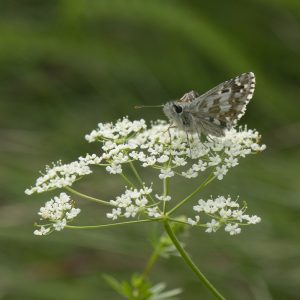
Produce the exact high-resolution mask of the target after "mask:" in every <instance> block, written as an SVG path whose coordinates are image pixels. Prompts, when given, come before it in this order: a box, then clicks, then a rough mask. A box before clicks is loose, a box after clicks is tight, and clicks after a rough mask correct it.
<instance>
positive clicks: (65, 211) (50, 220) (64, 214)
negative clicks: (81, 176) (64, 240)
mask: <svg viewBox="0 0 300 300" xmlns="http://www.w3.org/2000/svg"><path fill="white" fill-rule="evenodd" d="M79 213H80V209H79V208H75V207H74V203H73V202H72V201H71V198H70V196H68V195H67V194H66V193H60V195H59V196H58V197H57V196H56V197H54V198H53V199H51V200H50V201H47V202H46V203H45V206H43V207H41V208H40V211H39V213H38V214H39V215H40V219H41V220H42V221H47V224H45V225H38V226H40V229H37V230H35V231H34V234H35V235H46V234H49V233H50V232H52V231H53V230H56V231H60V230H62V229H63V228H64V227H65V226H66V225H67V223H69V222H71V221H72V220H73V219H74V218H75V217H76V216H77V215H78V214H79Z"/></svg>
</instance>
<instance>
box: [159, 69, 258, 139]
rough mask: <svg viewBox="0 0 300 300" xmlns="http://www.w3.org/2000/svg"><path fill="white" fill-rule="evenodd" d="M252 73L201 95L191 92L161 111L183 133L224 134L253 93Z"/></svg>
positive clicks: (235, 121) (253, 79) (238, 117)
mask: <svg viewBox="0 0 300 300" xmlns="http://www.w3.org/2000/svg"><path fill="white" fill-rule="evenodd" d="M254 88H255V76H254V74H253V73H252V72H249V73H244V74H241V75H240V76H237V77H235V78H233V79H230V80H228V81H225V82H223V83H221V84H219V85H218V86H216V87H214V88H212V89H211V90H209V91H208V92H206V93H205V94H203V95H200V96H199V95H198V93H197V92H195V91H191V92H188V93H186V94H184V95H183V97H181V98H180V99H179V100H177V101H171V102H167V103H166V104H165V105H164V106H163V111H164V113H165V115H166V116H167V117H168V118H169V120H170V121H171V122H172V123H173V124H175V125H176V126H177V127H178V128H179V129H181V130H184V131H185V132H187V133H198V134H202V133H203V134H205V135H213V136H224V134H225V129H230V128H231V127H233V126H235V125H236V124H237V121H238V120H239V119H240V118H241V117H242V116H243V115H244V113H245V110H246V105H247V104H248V102H249V101H250V99H251V98H252V96H253V93H254Z"/></svg>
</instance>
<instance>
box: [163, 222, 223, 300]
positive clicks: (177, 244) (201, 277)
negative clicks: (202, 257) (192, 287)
mask: <svg viewBox="0 0 300 300" xmlns="http://www.w3.org/2000/svg"><path fill="white" fill-rule="evenodd" d="M164 226H165V230H166V232H167V234H168V236H169V237H170V239H171V240H172V242H173V244H174V246H175V247H176V249H177V250H178V252H179V253H180V255H181V257H182V258H183V260H184V261H185V262H186V264H187V265H188V266H189V267H190V268H191V269H192V271H193V272H194V273H195V274H196V276H197V277H198V278H199V280H200V281H201V282H202V283H203V284H204V285H205V286H206V287H207V288H208V289H209V290H210V291H211V293H212V294H213V295H214V296H215V298H216V299H219V300H225V298H224V297H223V296H222V295H221V294H220V293H219V292H218V291H217V289H216V288H215V287H214V286H213V285H212V284H211V283H210V282H209V280H208V279H207V278H206V277H205V276H204V274H203V273H202V272H201V271H200V270H199V269H198V267H197V266H196V265H195V264H194V262H193V261H192V259H191V258H190V256H189V255H188V254H187V253H186V251H185V250H184V249H183V247H182V246H181V245H180V242H179V241H178V240H177V237H176V236H175V234H174V232H173V230H172V228H171V226H170V225H169V223H168V220H165V221H164Z"/></svg>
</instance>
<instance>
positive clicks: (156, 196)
mask: <svg viewBox="0 0 300 300" xmlns="http://www.w3.org/2000/svg"><path fill="white" fill-rule="evenodd" d="M155 198H157V199H158V200H160V201H170V200H171V199H172V198H171V196H168V195H165V196H164V195H162V196H159V195H157V194H156V195H155Z"/></svg>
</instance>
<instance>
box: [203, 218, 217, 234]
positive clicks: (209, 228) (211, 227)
mask: <svg viewBox="0 0 300 300" xmlns="http://www.w3.org/2000/svg"><path fill="white" fill-rule="evenodd" d="M219 226H220V223H219V222H217V221H216V220H215V219H212V220H211V222H207V223H206V227H207V228H206V230H205V232H207V233H211V232H216V231H217V230H218V228H219Z"/></svg>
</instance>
